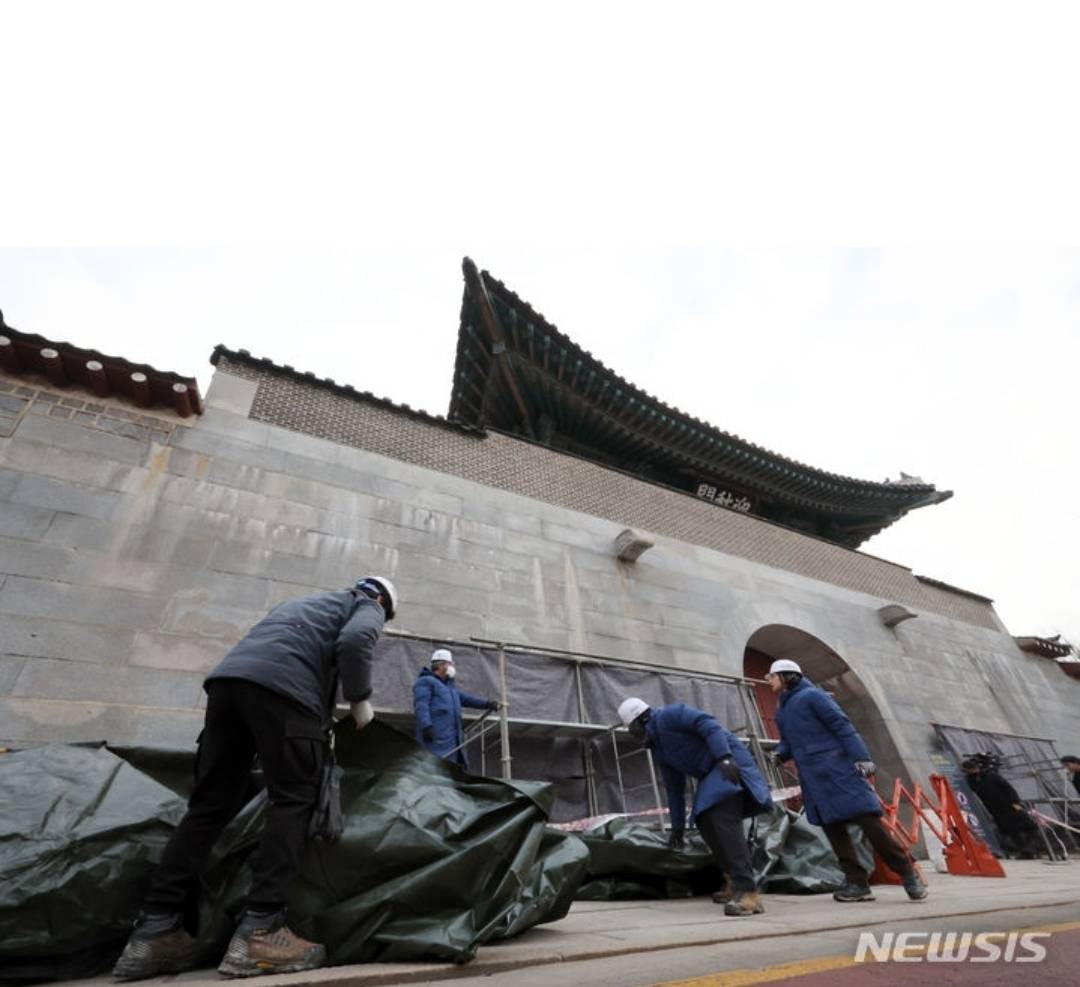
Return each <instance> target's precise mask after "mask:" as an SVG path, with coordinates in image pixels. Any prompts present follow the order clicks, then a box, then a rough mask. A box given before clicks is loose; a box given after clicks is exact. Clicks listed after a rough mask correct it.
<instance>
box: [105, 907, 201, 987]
mask: <svg viewBox="0 0 1080 987" xmlns="http://www.w3.org/2000/svg"><path fill="white" fill-rule="evenodd" d="M197 961H198V954H197V950H196V947H195V940H194V939H192V938H191V936H189V935H188V933H187V930H186V929H185V928H184V927H183V925H182V924H181V922H180V916H179V915H147V916H142V917H140V918H139V921H138V923H137V924H136V926H135V931H134V932H132V933H131V936H130V938H129V939H128V941H127V945H126V946H125V947H124V951H123V952H122V953H121V954H120V959H118V960H117V961H116V966H114V967H113V971H112V975H113V976H114V977H115V978H116V979H117V980H143V979H145V978H146V977H157V976H160V975H161V974H163V973H183V972H184V971H185V970H191V969H194V967H195V966H196V964H197Z"/></svg>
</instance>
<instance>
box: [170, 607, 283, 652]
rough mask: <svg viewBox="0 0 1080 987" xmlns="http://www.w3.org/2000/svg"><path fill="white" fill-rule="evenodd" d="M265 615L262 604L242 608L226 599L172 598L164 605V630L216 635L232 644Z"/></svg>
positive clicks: (178, 632)
mask: <svg viewBox="0 0 1080 987" xmlns="http://www.w3.org/2000/svg"><path fill="white" fill-rule="evenodd" d="M265 615H266V610H264V609H263V608H259V609H257V610H255V609H243V608H241V607H234V606H230V605H229V604H227V603H202V602H199V601H197V600H173V601H170V603H169V605H168V606H167V607H166V609H165V615H164V620H163V621H162V624H161V628H160V629H161V630H162V631H164V632H166V633H169V634H188V635H192V636H197V637H210V638H217V639H219V640H221V641H224V642H226V644H228V645H229V646H232V645H233V644H235V643H236V642H237V641H239V640H240V638H242V637H243V636H244V635H245V634H246V633H247V632H248V630H250V629H251V627H253V626H254V625H255V624H256V623H258V621H260V620H261V619H262V618H263V617H264V616H265Z"/></svg>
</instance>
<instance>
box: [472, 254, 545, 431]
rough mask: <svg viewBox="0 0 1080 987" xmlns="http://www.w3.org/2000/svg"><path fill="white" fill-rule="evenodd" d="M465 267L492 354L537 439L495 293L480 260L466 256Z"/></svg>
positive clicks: (527, 424)
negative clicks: (479, 265) (491, 292)
mask: <svg viewBox="0 0 1080 987" xmlns="http://www.w3.org/2000/svg"><path fill="white" fill-rule="evenodd" d="M461 269H462V271H463V272H464V274H465V284H466V285H468V287H469V290H470V293H471V294H472V296H473V297H474V298H475V299H476V304H477V307H478V308H479V309H480V321H481V322H482V323H483V325H484V331H485V332H486V333H487V337H488V342H489V343H490V344H491V355H492V357H493V358H494V361H495V362H496V363H497V364H498V366H499V372H500V373H501V374H502V378H503V380H504V381H506V387H507V389H508V390H509V391H510V396H511V397H512V398H513V399H514V404H515V405H517V409H518V413H519V414H520V415H521V422H522V424H523V425H524V426H525V432H526V434H527V435H528V436H529V438H530V439H535V438H536V428H535V426H534V424H533V420H532V415H531V414H530V413H529V406H528V405H527V404H526V403H525V398H524V397H523V396H522V394H521V388H520V387H519V386H518V381H517V377H516V376H515V375H514V368H513V366H512V365H511V363H510V354H509V352H508V351H507V348H506V333H505V332H504V331H503V327H502V324H501V323H500V322H499V317H498V315H496V314H495V306H494V305H492V304H491V296H490V295H488V290H487V285H485V284H484V278H483V275H482V274H481V273H480V271H479V270H477V267H476V264H474V263H473V261H472V259H471V258H469V257H466V258H465V259H464V260H463V261H462V262H461ZM486 390H487V388H486V387H485V391H486ZM478 424H480V425H483V424H485V423H484V422H478Z"/></svg>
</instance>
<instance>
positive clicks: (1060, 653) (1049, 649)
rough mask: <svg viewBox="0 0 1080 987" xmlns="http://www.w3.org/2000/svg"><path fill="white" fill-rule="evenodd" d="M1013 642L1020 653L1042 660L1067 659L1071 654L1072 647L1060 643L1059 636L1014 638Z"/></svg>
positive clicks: (1066, 642)
mask: <svg viewBox="0 0 1080 987" xmlns="http://www.w3.org/2000/svg"><path fill="white" fill-rule="evenodd" d="M1013 640H1014V641H1015V642H1016V644H1017V647H1019V648H1020V650H1021V651H1026V652H1028V654H1032V655H1039V656H1040V657H1042V658H1068V657H1069V656H1070V655H1072V653H1073V649H1072V645H1070V644H1069V642H1068V641H1062V640H1061V635H1060V634H1056V635H1055V636H1054V637H1014V638H1013Z"/></svg>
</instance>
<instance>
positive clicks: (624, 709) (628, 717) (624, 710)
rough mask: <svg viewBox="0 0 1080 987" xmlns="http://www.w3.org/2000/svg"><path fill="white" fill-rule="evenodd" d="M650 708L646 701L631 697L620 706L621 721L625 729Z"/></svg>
mask: <svg viewBox="0 0 1080 987" xmlns="http://www.w3.org/2000/svg"><path fill="white" fill-rule="evenodd" d="M648 708H649V704H648V703H647V702H645V700H644V699H638V698H636V697H634V696H631V697H630V698H629V699H624V700H623V701H622V703H621V704H620V705H619V719H620V720H622V724H623V726H624V727H628V726H630V724H631V723H633V722H634V720H636V719H637V718H638V717H639V716H641V714H642V713H644V712H645V710H647V709H648Z"/></svg>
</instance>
